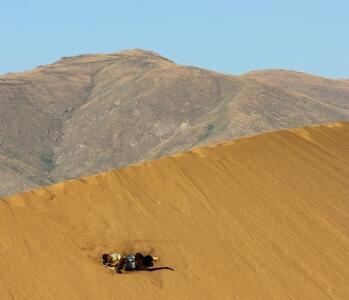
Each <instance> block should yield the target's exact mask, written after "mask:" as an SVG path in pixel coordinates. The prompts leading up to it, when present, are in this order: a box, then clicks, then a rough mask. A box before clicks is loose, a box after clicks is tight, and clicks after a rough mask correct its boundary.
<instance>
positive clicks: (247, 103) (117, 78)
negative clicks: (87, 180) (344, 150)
mask: <svg viewBox="0 0 349 300" xmlns="http://www.w3.org/2000/svg"><path fill="white" fill-rule="evenodd" d="M0 114H1V119H0V183H1V185H0V194H3V195H5V194H10V193H15V192H19V191H22V190H26V189H29V188H32V187H34V186H38V185H46V184H49V183H52V182H56V181H60V180H63V179H66V178H73V177H77V176H84V175H89V174H94V173H96V172H100V171H104V170H107V169H111V168H116V167H121V166H125V165H128V164H131V163H135V162H138V161H141V160H148V159H154V158H159V157H161V156H164V155H168V154H172V153H175V152H178V151H183V150H187V149H190V148H192V147H194V146H199V145H205V144H211V143H216V142H219V141H223V140H228V139H232V138H237V137H241V136H245V135H252V134H255V133H259V132H264V131H270V130H275V129H281V128H290V127H298V126H303V125H308V124H314V123H322V122H331V121H335V120H347V119H349V83H348V81H345V80H338V81H336V80H329V79H324V78H320V77H316V76H312V75H308V74H303V73H297V72H291V71H276V70H274V71H259V72H252V73H249V74H244V75H242V76H228V75H223V74H219V73H215V72H211V71H208V70H203V69H199V68H195V67H188V66H181V65H177V64H175V63H173V62H172V61H169V60H167V59H166V58H164V57H161V56H160V55H158V54H156V53H153V52H148V51H142V50H131V51H124V52H120V53H115V54H105V55H104V54H103V55H102V54H101V55H81V56H77V57H65V58H62V59H61V60H59V61H57V62H56V63H54V64H51V65H47V66H40V67H38V68H36V69H34V70H32V71H29V72H24V73H17V74H6V75H2V76H0Z"/></svg>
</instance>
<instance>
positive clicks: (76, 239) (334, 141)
mask: <svg viewBox="0 0 349 300" xmlns="http://www.w3.org/2000/svg"><path fill="white" fill-rule="evenodd" d="M348 149H349V123H348V122H341V123H336V124H333V125H326V126H325V125H322V126H314V127H306V128H301V129H292V130H285V131H278V132H272V133H266V134H261V135H257V136H253V137H247V138H242V139H239V140H236V141H232V142H228V143H225V144H219V145H215V146H211V147H204V148H196V149H193V150H192V151H189V152H185V153H181V154H178V155H176V156H172V157H166V158H162V159H159V160H154V161H148V162H145V163H142V164H138V165H134V166H128V167H125V168H122V169H119V170H115V171H112V172H106V173H101V174H99V175H96V176H93V177H85V178H81V179H76V180H69V181H65V182H62V183H58V184H55V185H53V186H50V187H46V188H41V189H36V190H33V191H31V192H27V193H22V194H18V195H14V196H11V197H8V198H4V199H3V201H0V269H1V272H0V298H1V299H140V295H142V299H154V298H161V299H348V298H349V286H348V281H349V223H348V213H349V202H348V201H347V200H348V191H349V163H348V162H349V151H348ZM106 250H123V251H134V250H143V251H152V252H153V253H154V254H156V255H158V256H160V258H161V263H162V264H164V265H170V266H173V267H174V268H175V272H171V271H159V272H154V273H135V274H123V275H118V274H115V273H112V272H111V271H110V270H107V269H104V268H103V267H102V266H101V265H100V264H99V256H100V254H101V253H103V252H104V251H106Z"/></svg>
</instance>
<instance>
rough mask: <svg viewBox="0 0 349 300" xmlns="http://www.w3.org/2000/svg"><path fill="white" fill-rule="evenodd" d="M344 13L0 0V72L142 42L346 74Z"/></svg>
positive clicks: (170, 51)
mask: <svg viewBox="0 0 349 300" xmlns="http://www.w3.org/2000/svg"><path fill="white" fill-rule="evenodd" d="M348 16H349V1H347V0H343V1H340V0H331V1H330V0H303V1H300V0H289V1H288V0H284V1H283V0H279V1H277V0H275V1H272V0H260V1H257V0H254V1H252V0H246V1H234V0H230V1H228V0H227V1H224V0H215V1H213V0H212V1H205V0H201V1H196V0H192V1H191V0H187V1H182V0H176V1H165V0H162V1H152V0H145V1H134V0H133V1H132V0H128V1H125V0H123V1H107V0H99V1H89V0H85V1H80V0H76V1H74V0H71V1H67V0H60V1H54V0H51V1H50V0H45V1H42V0H21V1H20V0H0V37H1V47H0V73H6V72H15V71H21V70H27V69H31V68H33V67H35V66H37V65H41V64H47V63H51V62H53V61H55V60H57V59H58V58H60V57H62V56H70V55H77V54H82V53H101V52H103V53H108V52H116V51H119V50H121V49H127V48H144V49H149V50H153V51H156V52H159V53H160V54H162V55H164V56H166V57H168V58H170V59H172V60H174V61H176V62H177V63H180V64H186V65H195V66H199V67H203V68H208V69H213V70H216V71H220V72H224V73H230V74H240V73H244V72H248V71H250V70H256V69H267V68H282V69H292V70H299V71H304V72H308V73H313V74H318V75H322V76H326V77H332V78H349V17H348Z"/></svg>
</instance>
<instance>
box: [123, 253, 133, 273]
mask: <svg viewBox="0 0 349 300" xmlns="http://www.w3.org/2000/svg"><path fill="white" fill-rule="evenodd" d="M125 260H126V262H125V270H127V271H131V270H134V269H136V257H135V256H134V255H127V256H126V257H125Z"/></svg>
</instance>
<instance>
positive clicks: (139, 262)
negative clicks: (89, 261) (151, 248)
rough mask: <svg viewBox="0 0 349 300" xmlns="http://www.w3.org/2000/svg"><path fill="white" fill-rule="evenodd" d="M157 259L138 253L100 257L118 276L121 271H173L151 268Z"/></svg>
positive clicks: (106, 254) (163, 268)
mask: <svg viewBox="0 0 349 300" xmlns="http://www.w3.org/2000/svg"><path fill="white" fill-rule="evenodd" d="M157 260H158V258H157V257H155V256H151V255H145V256H144V255H143V254H142V253H140V252H137V253H136V254H128V255H125V254H122V253H111V254H108V253H105V254H103V255H102V263H103V265H105V266H106V267H109V268H114V269H115V271H116V272H117V273H119V274H121V273H122V271H135V270H138V271H149V272H152V271H156V270H165V269H167V270H171V271H174V270H173V269H172V268H170V267H156V268H151V267H153V266H154V263H153V262H154V261H157Z"/></svg>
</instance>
